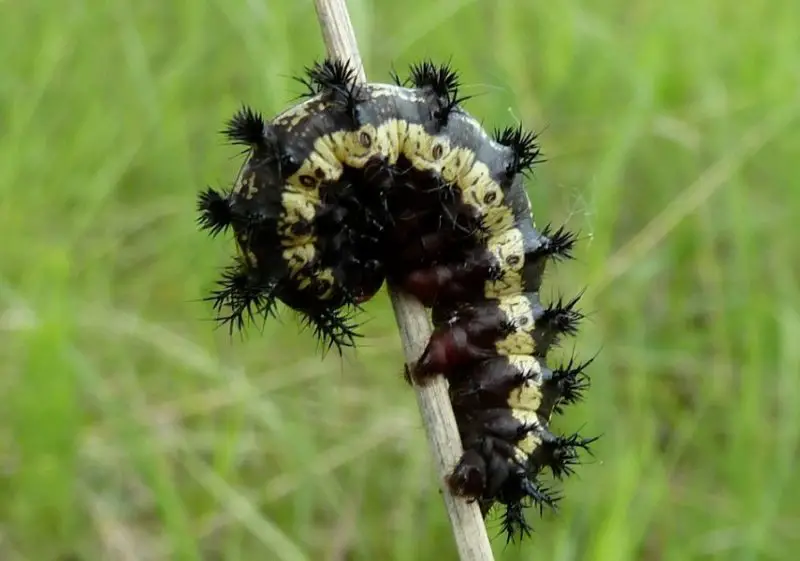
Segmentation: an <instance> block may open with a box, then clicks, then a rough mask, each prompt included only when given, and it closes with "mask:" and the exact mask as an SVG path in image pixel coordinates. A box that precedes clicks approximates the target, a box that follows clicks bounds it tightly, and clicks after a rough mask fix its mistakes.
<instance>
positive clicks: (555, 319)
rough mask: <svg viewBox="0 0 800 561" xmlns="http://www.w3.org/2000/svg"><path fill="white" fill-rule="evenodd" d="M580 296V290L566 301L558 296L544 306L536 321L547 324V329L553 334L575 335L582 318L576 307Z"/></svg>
mask: <svg viewBox="0 0 800 561" xmlns="http://www.w3.org/2000/svg"><path fill="white" fill-rule="evenodd" d="M582 296H583V293H582V292H581V293H580V294H578V295H577V296H575V297H574V298H573V299H572V300H569V301H568V302H564V300H563V299H562V298H559V299H558V300H557V301H556V302H553V303H552V304H550V305H549V306H548V307H547V308H545V310H544V312H543V313H542V317H541V319H539V321H538V322H537V323H539V324H540V325H543V326H547V327H546V329H547V331H549V332H551V333H553V334H555V335H562V334H563V335H575V334H576V333H577V332H578V324H579V323H580V322H581V320H582V319H583V318H584V316H583V314H582V313H581V312H580V311H579V310H577V309H576V306H577V305H578V302H579V301H580V299H581V297H582Z"/></svg>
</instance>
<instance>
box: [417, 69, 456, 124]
mask: <svg viewBox="0 0 800 561" xmlns="http://www.w3.org/2000/svg"><path fill="white" fill-rule="evenodd" d="M409 82H410V83H411V84H413V86H414V87H416V88H420V89H425V88H429V89H430V90H431V91H432V92H433V93H434V95H436V97H437V98H438V99H439V108H438V110H437V111H435V112H434V115H433V117H434V118H435V119H436V120H437V121H438V122H439V124H440V126H444V125H446V124H447V121H448V119H449V118H450V114H451V113H452V112H453V111H454V110H455V109H456V108H457V107H458V105H459V104H461V103H464V102H465V101H466V100H468V99H469V96H459V91H458V90H459V88H460V87H461V80H460V78H459V75H458V72H456V71H455V70H453V69H452V68H451V67H450V65H449V64H441V65H438V66H437V65H436V64H434V63H433V62H432V61H430V60H424V61H422V62H420V63H417V64H412V65H411V75H410V76H409V78H408V80H407V83H409Z"/></svg>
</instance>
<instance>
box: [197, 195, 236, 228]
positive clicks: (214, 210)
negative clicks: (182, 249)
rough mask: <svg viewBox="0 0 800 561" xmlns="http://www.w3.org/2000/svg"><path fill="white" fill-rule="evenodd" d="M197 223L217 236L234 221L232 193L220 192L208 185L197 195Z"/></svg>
mask: <svg viewBox="0 0 800 561" xmlns="http://www.w3.org/2000/svg"><path fill="white" fill-rule="evenodd" d="M197 211H198V212H199V213H200V216H198V217H197V224H198V226H199V227H200V229H201V230H208V231H209V233H210V234H211V236H212V237H213V236H216V235H218V234H219V233H220V232H223V231H224V230H226V229H227V228H228V227H229V226H230V225H231V224H233V222H234V211H233V205H232V204H231V200H230V193H220V192H219V191H216V190H214V189H212V188H211V187H208V188H207V189H206V190H205V191H202V192H200V193H199V194H198V196H197Z"/></svg>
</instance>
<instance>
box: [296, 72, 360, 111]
mask: <svg viewBox="0 0 800 561" xmlns="http://www.w3.org/2000/svg"><path fill="white" fill-rule="evenodd" d="M296 79H297V81H299V82H300V83H302V84H304V85H305V86H306V88H307V90H308V91H307V92H306V97H311V96H314V95H317V94H329V95H331V96H332V97H333V99H334V100H335V101H336V102H337V103H338V104H340V105H341V106H342V107H343V108H344V109H345V110H347V112H348V113H350V114H351V115H352V116H353V117H354V118H355V108H356V105H357V104H358V102H359V101H360V99H359V98H360V92H361V86H360V85H359V83H358V74H357V72H356V68H355V66H354V65H353V64H352V63H351V62H350V61H349V60H340V59H334V58H326V59H325V60H323V61H322V62H317V63H314V64H313V65H312V66H311V67H306V68H305V77H304V78H302V77H301V78H296Z"/></svg>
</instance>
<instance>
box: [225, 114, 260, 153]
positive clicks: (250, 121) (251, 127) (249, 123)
mask: <svg viewBox="0 0 800 561" xmlns="http://www.w3.org/2000/svg"><path fill="white" fill-rule="evenodd" d="M265 128H266V122H265V121H264V117H262V116H261V114H260V113H258V112H257V111H255V110H254V109H252V108H251V107H249V106H247V105H243V106H242V107H241V108H239V110H238V111H237V112H236V113H235V114H234V116H233V117H231V118H230V120H229V121H228V123H227V125H226V126H225V128H224V129H223V131H222V134H224V135H225V136H226V137H227V138H228V140H229V141H230V142H231V144H237V145H242V146H247V147H249V148H252V147H254V146H260V145H262V144H263V143H264V139H265Z"/></svg>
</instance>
